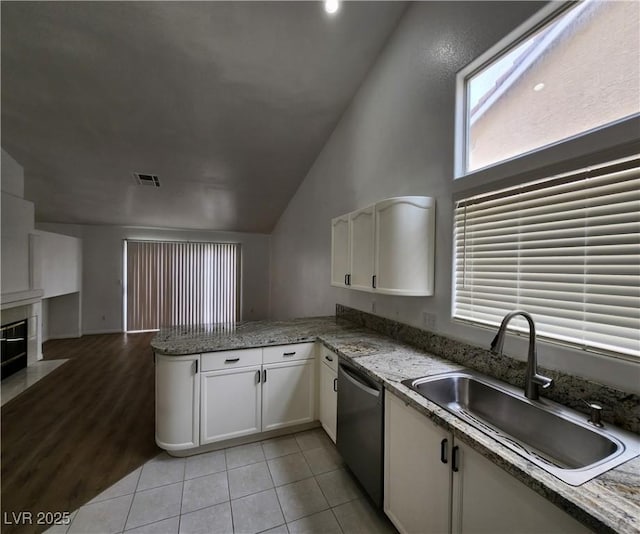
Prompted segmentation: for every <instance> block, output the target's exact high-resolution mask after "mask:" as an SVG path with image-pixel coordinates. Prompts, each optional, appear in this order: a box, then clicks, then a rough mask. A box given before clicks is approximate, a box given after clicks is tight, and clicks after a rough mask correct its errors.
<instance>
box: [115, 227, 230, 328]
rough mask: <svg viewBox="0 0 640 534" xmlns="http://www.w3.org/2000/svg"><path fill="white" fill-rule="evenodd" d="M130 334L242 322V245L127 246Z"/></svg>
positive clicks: (140, 243)
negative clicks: (181, 326) (240, 273)
mask: <svg viewBox="0 0 640 534" xmlns="http://www.w3.org/2000/svg"><path fill="white" fill-rule="evenodd" d="M124 264H125V292H126V297H125V314H124V316H125V319H126V324H125V331H127V332H132V331H140V330H157V329H158V328H162V327H165V326H172V325H197V324H209V323H224V322H233V321H237V320H238V319H239V315H240V313H239V311H240V306H239V298H240V286H239V284H240V276H239V269H240V245H239V244H235V243H180V242H160V241H129V240H127V241H125V258H124Z"/></svg>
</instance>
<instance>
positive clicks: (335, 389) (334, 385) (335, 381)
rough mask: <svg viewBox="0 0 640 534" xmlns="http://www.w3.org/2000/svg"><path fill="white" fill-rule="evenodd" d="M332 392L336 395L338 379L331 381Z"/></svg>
mask: <svg viewBox="0 0 640 534" xmlns="http://www.w3.org/2000/svg"><path fill="white" fill-rule="evenodd" d="M333 391H335V392H336V393H337V392H338V379H337V378H334V379H333Z"/></svg>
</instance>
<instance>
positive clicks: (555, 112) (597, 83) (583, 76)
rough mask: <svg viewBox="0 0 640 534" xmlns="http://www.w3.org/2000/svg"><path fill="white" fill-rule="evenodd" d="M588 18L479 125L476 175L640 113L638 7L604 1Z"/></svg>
mask: <svg viewBox="0 0 640 534" xmlns="http://www.w3.org/2000/svg"><path fill="white" fill-rule="evenodd" d="M588 13H589V14H590V15H591V16H590V17H585V18H586V19H587V21H586V23H583V24H580V25H578V27H576V28H575V29H574V31H571V32H568V35H570V37H571V38H570V39H568V40H562V41H560V42H557V43H556V44H555V46H553V47H552V48H551V49H549V50H548V51H547V52H546V53H544V54H543V56H542V57H541V58H539V59H538V60H537V61H536V62H535V63H534V64H533V65H532V66H531V67H530V68H529V69H528V70H527V71H526V72H525V73H524V74H523V75H522V76H521V77H520V78H519V79H518V80H517V81H516V82H515V83H514V85H513V86H511V87H510V88H509V89H508V90H507V92H506V93H505V94H504V95H502V96H501V97H500V98H499V99H498V100H497V101H496V102H495V103H494V105H492V106H491V107H490V108H489V109H488V110H487V111H486V112H485V113H484V114H483V115H482V116H481V117H479V118H478V120H477V121H476V122H475V124H474V125H473V126H472V128H471V131H470V138H469V140H470V148H471V163H472V164H471V165H470V168H472V169H477V168H481V167H484V166H485V165H487V164H491V163H494V162H496V161H500V160H503V159H506V158H508V157H513V156H516V155H519V154H522V153H523V152H527V151H529V150H532V149H534V148H538V147H541V146H544V145H546V144H549V143H551V142H555V141H557V140H560V139H564V138H566V137H569V136H572V135H575V134H576V133H581V132H584V131H587V130H590V129H592V128H594V127H596V126H599V125H602V124H606V123H607V122H611V121H612V120H615V119H618V118H620V117H623V116H627V115H631V114H633V113H638V112H640V24H639V23H638V21H639V20H640V2H635V1H633V2H630V1H618V2H601V3H599V4H597V5H595V6H594V7H592V8H589V9H588ZM620 43H624V46H621V44H620ZM538 83H544V84H545V86H544V89H542V90H541V91H539V92H537V91H534V90H533V88H534V86H535V85H536V84H538Z"/></svg>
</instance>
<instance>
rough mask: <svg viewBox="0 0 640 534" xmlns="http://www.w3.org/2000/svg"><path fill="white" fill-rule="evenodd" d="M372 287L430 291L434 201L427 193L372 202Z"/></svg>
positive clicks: (399, 292) (385, 290)
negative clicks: (373, 268)
mask: <svg viewBox="0 0 640 534" xmlns="http://www.w3.org/2000/svg"><path fill="white" fill-rule="evenodd" d="M375 211H376V213H375V224H376V244H375V258H376V260H375V275H376V291H377V292H379V293H387V294H391V295H407V296H419V295H433V283H434V279H433V270H434V238H435V203H434V201H433V199H432V198H430V197H399V198H391V199H389V200H384V201H382V202H379V203H377V204H376V206H375Z"/></svg>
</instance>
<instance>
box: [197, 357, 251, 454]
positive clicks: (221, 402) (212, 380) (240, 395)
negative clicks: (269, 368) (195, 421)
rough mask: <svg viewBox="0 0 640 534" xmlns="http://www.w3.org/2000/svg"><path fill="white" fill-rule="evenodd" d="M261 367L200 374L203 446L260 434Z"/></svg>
mask: <svg viewBox="0 0 640 534" xmlns="http://www.w3.org/2000/svg"><path fill="white" fill-rule="evenodd" d="M261 372H262V370H261V368H260V366H259V365H258V366H253V367H240V368H235V369H228V370H224V371H209V372H205V373H202V374H201V377H200V380H201V399H202V400H201V410H200V419H201V421H200V428H201V433H200V444H201V445H205V444H207V443H212V442H214V441H221V440H223V439H231V438H238V437H240V436H247V435H249V434H255V433H256V432H260V429H261V405H262V395H261V388H260V382H259V380H260V373H261Z"/></svg>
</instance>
